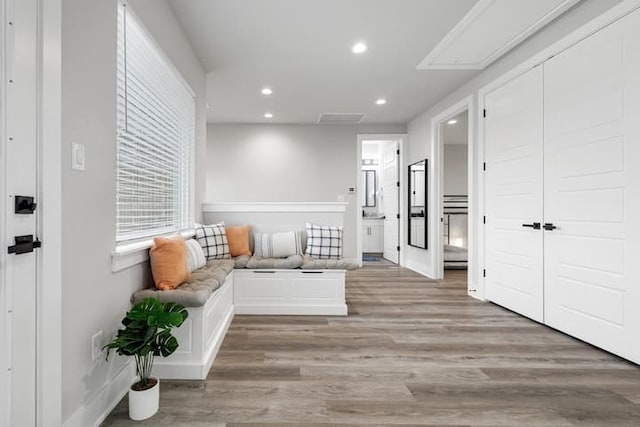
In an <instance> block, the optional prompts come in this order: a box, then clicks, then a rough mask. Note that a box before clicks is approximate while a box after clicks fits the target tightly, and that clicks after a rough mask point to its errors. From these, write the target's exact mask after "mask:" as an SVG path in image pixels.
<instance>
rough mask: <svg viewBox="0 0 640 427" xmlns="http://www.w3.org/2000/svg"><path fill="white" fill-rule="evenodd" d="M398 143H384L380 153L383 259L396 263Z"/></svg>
mask: <svg viewBox="0 0 640 427" xmlns="http://www.w3.org/2000/svg"><path fill="white" fill-rule="evenodd" d="M398 182H399V176H398V143H397V142H391V141H390V142H386V143H385V144H384V148H383V152H382V188H383V198H382V203H383V204H384V206H383V207H384V253H383V257H384V258H385V259H387V260H389V261H391V262H393V263H396V264H397V263H398V238H399V220H398V213H399V212H400V211H399V209H400V203H399V199H398V195H399V188H398Z"/></svg>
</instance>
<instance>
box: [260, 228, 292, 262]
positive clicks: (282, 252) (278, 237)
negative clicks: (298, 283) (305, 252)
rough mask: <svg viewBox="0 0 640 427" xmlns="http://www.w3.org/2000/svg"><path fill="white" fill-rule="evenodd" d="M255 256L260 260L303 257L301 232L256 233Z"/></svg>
mask: <svg viewBox="0 0 640 427" xmlns="http://www.w3.org/2000/svg"><path fill="white" fill-rule="evenodd" d="M253 255H254V256H257V257H259V258H285V257H288V256H291V255H302V244H301V238H300V232H299V231H287V232H284V233H255V235H254V251H253Z"/></svg>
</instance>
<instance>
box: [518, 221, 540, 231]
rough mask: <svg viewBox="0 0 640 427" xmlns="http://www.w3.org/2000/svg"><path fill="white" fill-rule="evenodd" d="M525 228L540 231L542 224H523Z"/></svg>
mask: <svg viewBox="0 0 640 427" xmlns="http://www.w3.org/2000/svg"><path fill="white" fill-rule="evenodd" d="M522 226H523V227H527V228H533V229H534V230H540V223H539V222H534V223H533V224H522Z"/></svg>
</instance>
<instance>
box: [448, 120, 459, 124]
mask: <svg viewBox="0 0 640 427" xmlns="http://www.w3.org/2000/svg"><path fill="white" fill-rule="evenodd" d="M456 123H458V121H457V120H456V119H451V120H449V121H448V122H447V124H448V125H455V124H456Z"/></svg>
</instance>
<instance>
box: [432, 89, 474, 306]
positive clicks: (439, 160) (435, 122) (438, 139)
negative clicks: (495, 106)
mask: <svg viewBox="0 0 640 427" xmlns="http://www.w3.org/2000/svg"><path fill="white" fill-rule="evenodd" d="M473 101H474V98H473V95H469V96H467V97H466V98H464V99H462V100H461V101H458V102H457V103H455V104H454V105H452V106H450V107H449V108H447V109H445V110H443V111H441V112H440V113H439V114H437V115H435V116H433V117H432V118H431V140H432V141H433V144H431V158H432V159H433V167H432V168H431V171H432V172H431V174H432V179H431V181H432V184H431V185H430V187H431V194H433V202H432V206H433V207H432V208H431V209H430V213H431V218H433V220H432V221H430V225H429V227H430V230H429V232H430V233H431V235H432V236H434V239H433V241H434V250H433V251H432V262H433V266H434V268H433V272H434V275H435V277H434V278H435V279H442V278H444V237H443V236H442V221H443V218H444V216H443V215H444V214H443V212H444V204H443V201H442V198H443V196H444V140H443V135H442V125H443V124H444V123H446V122H447V121H448V120H449V119H451V118H452V117H454V116H456V115H458V114H460V113H462V112H464V111H467V119H468V126H467V193H468V212H469V214H468V215H467V223H468V225H467V230H468V233H467V242H468V244H467V246H468V250H467V255H468V258H467V271H468V274H467V292H468V293H469V294H470V295H472V296H474V295H475V293H476V287H475V281H474V280H473V278H474V277H475V275H474V273H475V271H476V266H477V252H478V251H477V241H476V240H477V239H476V232H477V229H478V225H477V219H476V218H477V210H478V199H477V195H478V191H477V189H476V187H475V186H474V184H475V183H476V181H477V178H476V175H477V161H476V157H477V156H476V152H477V150H476V144H475V140H474V130H475V120H476V109H475V105H474V102H473Z"/></svg>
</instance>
